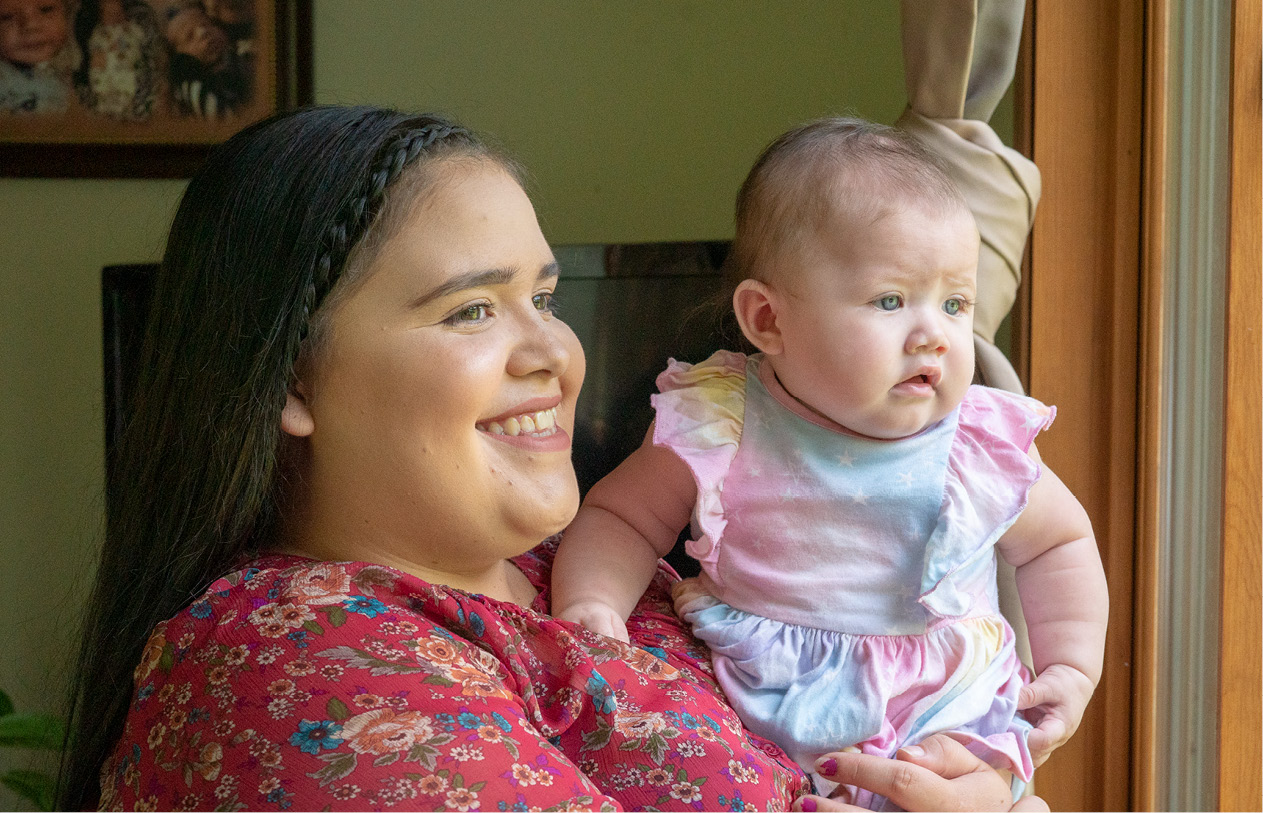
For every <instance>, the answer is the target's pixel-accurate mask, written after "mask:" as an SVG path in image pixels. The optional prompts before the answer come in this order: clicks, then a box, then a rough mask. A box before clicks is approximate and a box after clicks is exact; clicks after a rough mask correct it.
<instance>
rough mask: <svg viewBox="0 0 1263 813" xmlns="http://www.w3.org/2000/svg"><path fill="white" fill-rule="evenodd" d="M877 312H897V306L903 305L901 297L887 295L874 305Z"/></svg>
mask: <svg viewBox="0 0 1263 813" xmlns="http://www.w3.org/2000/svg"><path fill="white" fill-rule="evenodd" d="M875 304H876V305H877V309H878V310H883V311H894V310H899V306H900V305H902V304H903V297H901V296H899V295H898V294H887V295H886V296H883V297H882V298H881V299H879V300H877V302H876V303H875Z"/></svg>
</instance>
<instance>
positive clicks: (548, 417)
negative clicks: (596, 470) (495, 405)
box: [476, 398, 570, 452]
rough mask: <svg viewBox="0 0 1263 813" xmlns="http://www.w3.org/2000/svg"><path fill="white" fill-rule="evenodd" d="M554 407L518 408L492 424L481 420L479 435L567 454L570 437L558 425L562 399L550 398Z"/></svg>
mask: <svg viewBox="0 0 1263 813" xmlns="http://www.w3.org/2000/svg"><path fill="white" fill-rule="evenodd" d="M550 400H551V401H552V402H553V405H552V406H550V407H547V408H544V409H523V408H521V407H515V408H514V410H513V411H512V412H511V413H509V414H507V415H502V416H500V417H497V418H495V419H493V420H489V421H479V422H478V423H477V425H476V427H477V429H478V431H479V432H482V433H484V434H486V435H489V436H491V437H492V438H494V439H495V440H498V441H502V442H504V443H509V444H512V445H514V446H519V447H521V448H524V449H530V450H532V451H539V452H551V451H567V450H569V449H570V435H568V434H567V433H566V430H564V429H562V428H561V427H560V426H558V425H557V404H559V403H560V402H561V399H560V398H553V399H550Z"/></svg>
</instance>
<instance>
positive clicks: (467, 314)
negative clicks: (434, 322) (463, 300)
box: [444, 302, 491, 325]
mask: <svg viewBox="0 0 1263 813" xmlns="http://www.w3.org/2000/svg"><path fill="white" fill-rule="evenodd" d="M490 315H491V306H490V305H488V304H486V303H485V302H479V303H478V304H476V305H467V306H465V307H463V308H461V309H460V310H458V311H456V313H453V314H452V315H451V316H449V317H447V319H446V320H444V321H446V322H447V323H448V324H452V325H470V324H477V323H478V322H481V321H483V320H485V319H486V318H487V317H488V316H490Z"/></svg>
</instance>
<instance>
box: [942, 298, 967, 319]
mask: <svg viewBox="0 0 1263 813" xmlns="http://www.w3.org/2000/svg"><path fill="white" fill-rule="evenodd" d="M968 309H969V303H968V302H966V301H965V300H963V299H960V298H959V297H953V298H952V299H949V300H947V301H946V302H944V303H943V311H944V313H946V314H947V315H948V316H959V315H961V314H962V313H964V312H965V311H966V310H968Z"/></svg>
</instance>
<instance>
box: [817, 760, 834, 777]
mask: <svg viewBox="0 0 1263 813" xmlns="http://www.w3.org/2000/svg"><path fill="white" fill-rule="evenodd" d="M816 770H817V771H819V772H820V773H822V774H824V775H825V776H833V775H834V774H835V773H837V772H838V761H837V760H836V759H834V758H833V757H829V758H828V759H826V760H823V761H822V762H821V763H820V764H819V765H817V766H816Z"/></svg>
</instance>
